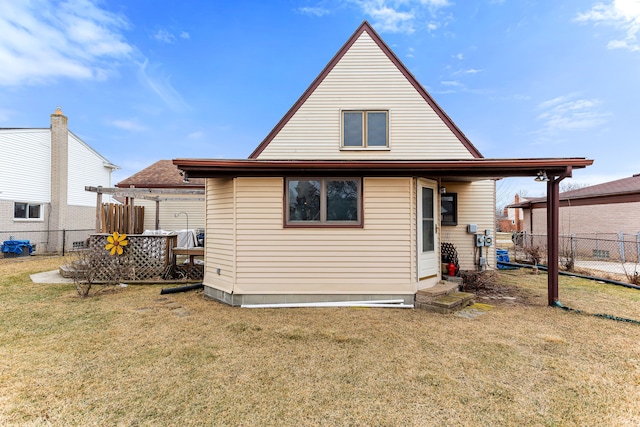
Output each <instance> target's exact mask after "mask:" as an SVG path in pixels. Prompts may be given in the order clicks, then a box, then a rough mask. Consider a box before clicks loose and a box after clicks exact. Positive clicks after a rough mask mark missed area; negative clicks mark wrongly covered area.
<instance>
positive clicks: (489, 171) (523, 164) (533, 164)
mask: <svg viewBox="0 0 640 427" xmlns="http://www.w3.org/2000/svg"><path fill="white" fill-rule="evenodd" d="M173 163H174V164H175V165H176V166H177V167H178V168H179V169H181V170H183V171H185V173H186V174H187V175H188V176H189V177H190V178H192V177H193V178H212V177H238V176H245V177H246V176H256V177H258V176H286V175H288V176H291V175H298V176H314V175H316V176H319V175H323V176H329V175H338V176H340V175H345V174H351V175H353V174H356V175H358V174H360V175H378V176H425V175H427V174H428V175H434V176H440V177H447V176H449V177H473V178H485V179H490V178H504V177H509V176H536V173H537V172H538V171H540V170H545V171H546V172H547V174H548V175H551V176H559V175H562V174H564V173H565V172H566V171H567V170H568V169H571V168H573V169H580V168H584V167H587V166H589V165H591V164H592V163H593V160H589V159H585V158H557V159H485V158H482V159H468V160H423V161H416V160H355V161H354V160H351V161H342V160H257V159H248V160H218V159H174V160H173Z"/></svg>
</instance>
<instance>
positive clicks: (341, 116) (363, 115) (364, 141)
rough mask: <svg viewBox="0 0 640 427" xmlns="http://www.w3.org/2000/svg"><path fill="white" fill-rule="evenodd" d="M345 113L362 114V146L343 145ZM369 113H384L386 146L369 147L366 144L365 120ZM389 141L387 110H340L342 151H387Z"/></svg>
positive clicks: (367, 137) (366, 127)
mask: <svg viewBox="0 0 640 427" xmlns="http://www.w3.org/2000/svg"><path fill="white" fill-rule="evenodd" d="M345 113H360V114H362V145H345V144H344V131H345V129H344V125H345V119H344V116H345ZM370 113H384V114H385V116H386V126H385V140H386V145H373V146H370V145H369V144H368V140H369V135H368V126H367V120H368V115H369V114H370ZM389 148H390V141H389V110H383V109H372V110H342V111H341V112H340V149H342V150H382V151H385V150H389Z"/></svg>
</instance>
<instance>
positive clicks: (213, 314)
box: [0, 257, 640, 426]
mask: <svg viewBox="0 0 640 427" xmlns="http://www.w3.org/2000/svg"><path fill="white" fill-rule="evenodd" d="M65 262H66V260H65V259H63V258H40V257H29V258H24V259H11V260H9V259H6V260H0V425H20V426H22V425H56V426H58V425H83V426H84V425H100V426H103V425H124V426H134V425H135V426H145V425H153V426H156V425H181V426H183V425H185V426H186V425H198V426H200V425H216V426H218V425H221V426H223V425H242V426H264V425H267V426H270V425H271V426H299V425H327V426H333V425H339V426H342V425H353V426H361V425H366V426H378V425H380V426H400V425H401V426H412V425H415V426H431V425H434V426H469V425H476V426H493V425H495V426H504V425H507V426H509V425H513V426H523V425H534V426H595V425H598V426H637V425H640V325H638V324H635V323H626V322H617V321H613V320H609V319H604V318H598V317H594V316H589V315H585V314H576V313H572V312H566V311H563V310H561V309H558V308H550V307H547V306H546V301H547V297H546V275H545V274H540V275H533V274H531V272H530V271H509V272H501V273H499V274H497V275H496V276H495V277H494V279H495V280H494V282H495V283H494V284H493V285H491V286H489V287H487V288H486V289H484V290H482V291H481V292H480V294H479V297H482V299H479V302H484V303H489V304H492V305H494V306H495V307H494V308H493V309H492V310H490V311H488V312H487V313H486V314H484V315H481V316H478V317H476V318H472V319H469V318H463V317H460V316H457V315H441V314H433V313H428V312H424V311H419V310H406V309H404V310H403V309H354V308H315V309H241V308H232V307H228V306H225V305H222V304H219V303H216V302H213V301H210V300H206V299H205V298H204V297H203V294H202V293H201V292H188V293H178V294H169V295H160V289H161V288H162V287H166V285H164V286H162V285H140V286H129V287H126V288H117V289H111V290H109V291H106V292H102V293H100V294H98V295H97V296H94V297H90V298H86V299H81V298H79V297H78V296H77V293H76V290H75V287H74V285H73V284H34V283H32V282H31V281H30V279H29V274H30V273H35V272H40V271H47V270H52V269H55V268H57V267H58V266H59V265H61V264H63V263H65ZM505 296H506V298H504V297H505ZM497 297H498V298H497ZM512 298H515V299H512ZM560 300H561V302H562V303H563V304H564V305H566V306H570V307H573V308H576V309H580V310H583V311H585V312H590V313H606V314H611V315H615V316H619V317H628V318H634V319H636V320H640V291H636V290H631V289H626V288H622V287H616V286H612V285H604V284H598V283H595V282H592V281H586V280H582V279H576V278H568V277H561V278H560Z"/></svg>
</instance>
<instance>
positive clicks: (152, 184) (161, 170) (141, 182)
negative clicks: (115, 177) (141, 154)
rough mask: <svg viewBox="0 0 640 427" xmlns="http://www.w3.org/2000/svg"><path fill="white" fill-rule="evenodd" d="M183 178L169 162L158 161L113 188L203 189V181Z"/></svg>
mask: <svg viewBox="0 0 640 427" xmlns="http://www.w3.org/2000/svg"><path fill="white" fill-rule="evenodd" d="M183 180H184V177H183V176H182V174H181V172H180V171H179V170H178V168H177V167H176V166H175V165H174V164H173V162H172V161H171V160H158V161H157V162H155V163H154V164H152V165H151V166H148V167H146V168H144V169H142V170H141V171H140V172H138V173H135V174H133V175H131V176H130V177H129V178H126V179H124V180H122V181H120V182H119V183H117V184H116V185H115V186H116V187H118V188H131V187H135V188H203V187H204V179H201V178H189V182H184V181H183Z"/></svg>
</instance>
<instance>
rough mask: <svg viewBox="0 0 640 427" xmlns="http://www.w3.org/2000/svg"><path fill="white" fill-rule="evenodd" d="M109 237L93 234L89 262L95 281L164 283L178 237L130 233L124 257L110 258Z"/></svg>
mask: <svg viewBox="0 0 640 427" xmlns="http://www.w3.org/2000/svg"><path fill="white" fill-rule="evenodd" d="M108 236H109V234H92V235H91V236H90V238H89V261H90V262H91V264H92V268H91V271H92V274H93V275H94V277H93V280H94V281H96V282H119V281H129V282H130V281H150V280H158V281H163V275H164V274H165V272H166V271H167V269H168V267H169V266H170V264H171V261H172V258H171V248H173V247H174V246H175V245H176V241H177V236H175V235H140V234H129V235H127V240H128V241H129V244H128V245H127V246H126V247H125V248H124V253H123V254H122V255H110V253H109V251H107V250H106V249H105V248H104V247H105V245H106V244H107V237H108Z"/></svg>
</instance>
